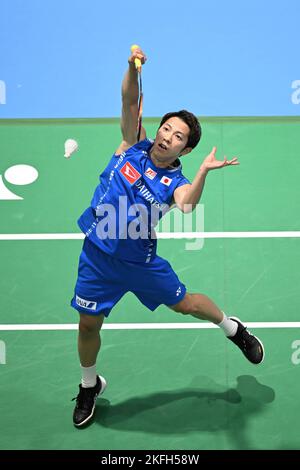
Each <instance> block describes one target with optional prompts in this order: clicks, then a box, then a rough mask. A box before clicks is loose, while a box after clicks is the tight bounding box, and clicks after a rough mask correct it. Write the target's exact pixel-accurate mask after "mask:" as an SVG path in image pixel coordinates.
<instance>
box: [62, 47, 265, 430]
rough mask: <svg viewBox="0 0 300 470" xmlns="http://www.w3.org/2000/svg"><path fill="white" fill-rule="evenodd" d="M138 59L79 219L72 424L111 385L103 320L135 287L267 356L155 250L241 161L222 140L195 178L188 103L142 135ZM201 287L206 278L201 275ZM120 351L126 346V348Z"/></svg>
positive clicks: (197, 134) (195, 128) (193, 123)
mask: <svg viewBox="0 0 300 470" xmlns="http://www.w3.org/2000/svg"><path fill="white" fill-rule="evenodd" d="M136 59H138V60H139V61H140V63H141V65H144V64H145V62H146V55H145V54H144V52H143V51H142V50H141V49H140V48H138V47H135V48H134V49H133V50H132V52H131V55H130V57H129V59H128V62H129V66H128V70H127V72H126V74H125V76H124V79H123V83H122V117H121V132H122V141H121V142H120V143H119V146H118V147H117V148H116V151H115V153H114V155H113V156H112V158H111V160H110V162H109V164H108V166H107V167H106V168H105V169H104V171H103V172H102V174H101V175H100V183H99V185H98V186H97V188H96V190H95V192H94V195H93V198H92V201H91V205H90V206H89V207H88V208H87V209H86V210H85V211H84V213H83V214H82V215H81V216H80V218H79V221H78V223H79V226H80V228H81V230H82V231H83V232H84V234H85V240H84V244H83V248H82V252H81V255H80V259H79V268H78V278H77V282H76V286H75V292H74V297H73V298H72V301H71V305H72V306H73V307H74V308H75V309H76V310H77V311H78V312H79V334H78V352H79V359H80V366H81V374H82V378H81V383H80V385H79V393H78V395H77V397H76V406H75V409H74V412H73V423H74V425H75V426H77V427H80V426H84V425H85V424H87V423H88V422H89V421H90V420H91V418H92V416H93V414H94V410H95V401H96V398H97V396H98V395H99V394H101V393H102V392H103V391H104V389H105V387H106V381H105V379H104V378H103V377H102V376H101V375H99V374H98V373H97V370H96V360H97V356H98V353H99V350H100V346H101V342H100V330H101V327H102V324H103V321H104V319H105V318H106V317H108V315H109V314H110V312H111V310H112V309H113V307H114V306H115V305H116V304H117V302H118V301H119V300H120V299H121V298H122V297H123V295H125V294H126V292H129V291H130V292H133V293H134V294H135V295H136V297H137V298H138V299H139V300H140V302H141V303H142V304H143V305H145V306H146V307H147V308H148V309H150V310H151V311H153V310H155V309H156V308H157V307H158V306H159V305H161V304H164V305H166V306H167V307H169V308H170V309H171V310H172V311H173V312H174V314H175V315H178V314H183V315H192V316H193V317H195V318H196V319H198V320H207V321H210V322H212V323H214V324H215V325H217V326H219V327H220V329H221V330H223V332H224V334H225V335H226V336H227V337H228V339H229V340H231V341H232V342H233V343H235V344H236V345H237V346H238V347H239V348H240V350H241V351H242V353H243V354H244V356H245V357H246V358H247V359H248V360H249V361H250V362H251V363H253V364H259V363H261V362H262V360H263V358H264V349H263V345H262V343H261V342H260V341H259V339H258V338H256V337H255V336H253V335H252V334H251V333H249V331H247V329H246V328H245V326H244V325H243V324H242V322H241V321H240V320H239V319H237V318H235V317H227V316H226V315H225V313H224V312H223V311H222V310H221V309H220V308H219V307H218V306H217V305H216V304H215V303H214V302H213V301H212V300H211V299H210V298H208V297H207V296H206V295H204V294H200V293H190V292H188V291H187V289H186V286H185V285H184V284H183V283H182V282H181V281H180V279H179V278H178V276H177V275H176V273H175V272H174V271H173V269H172V267H171V265H170V264H169V263H168V261H166V260H164V259H163V258H161V257H159V256H158V255H157V254H156V239H155V233H154V226H155V224H156V223H157V221H158V220H159V219H160V217H162V216H163V215H164V214H165V213H166V212H167V211H168V210H169V209H170V208H171V207H172V206H173V205H176V206H177V207H178V208H179V210H181V211H183V212H189V211H191V210H193V209H194V208H195V206H196V205H197V203H198V202H199V200H200V198H201V194H202V191H203V188H204V184H205V181H206V179H207V178H209V174H210V173H211V172H212V171H214V170H217V169H222V170H223V171H226V168H227V167H229V166H236V165H238V163H239V162H238V160H237V158H236V157H234V158H232V159H231V160H227V159H226V158H224V159H223V160H217V159H216V147H213V149H212V151H211V153H210V154H209V155H208V156H207V157H206V158H205V159H204V160H203V162H202V163H201V165H200V167H199V170H198V172H197V173H196V175H195V177H194V179H193V181H192V182H190V181H188V179H187V178H185V176H184V175H183V173H182V166H181V160H182V158H183V157H184V159H185V160H186V164H188V156H189V155H190V153H191V152H192V150H193V149H194V148H195V147H196V145H197V144H198V142H199V141H200V138H201V126H200V124H199V122H198V120H197V118H196V117H195V116H194V115H193V114H192V113H190V112H188V111H186V110H181V111H178V112H170V113H168V114H166V115H165V116H163V118H162V119H161V122H160V125H159V128H158V130H157V133H156V136H155V139H154V140H151V139H150V138H147V137H146V131H145V129H144V127H141V129H140V139H139V141H137V127H138V109H139V108H138V104H139V81H138V73H139V72H138V71H137V67H136ZM199 288H201V278H199ZM120 353H121V351H120Z"/></svg>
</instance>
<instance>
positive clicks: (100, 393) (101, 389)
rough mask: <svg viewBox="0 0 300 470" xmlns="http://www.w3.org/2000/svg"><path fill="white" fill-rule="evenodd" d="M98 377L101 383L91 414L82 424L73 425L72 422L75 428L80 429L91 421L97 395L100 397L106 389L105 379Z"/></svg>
mask: <svg viewBox="0 0 300 470" xmlns="http://www.w3.org/2000/svg"><path fill="white" fill-rule="evenodd" d="M98 377H99V379H100V382H101V388H100V391H99V393H98V394H97V395H96V397H95V401H94V406H93V409H92V411H91V414H90V415H89V416H88V417H87V418H85V420H84V421H82V423H78V424H75V423H74V422H73V424H74V426H75V427H76V428H81V427H82V426H84V425H85V424H87V423H88V422H89V421H90V420H91V419H92V417H93V415H94V412H95V406H96V400H97V398H98V397H99V395H102V393H103V392H104V390H105V389H106V387H107V382H106V380H105V378H104V377H102V376H101V375H98Z"/></svg>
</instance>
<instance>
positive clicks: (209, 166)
mask: <svg viewBox="0 0 300 470" xmlns="http://www.w3.org/2000/svg"><path fill="white" fill-rule="evenodd" d="M216 152H217V147H213V149H212V151H211V152H210V154H209V155H208V156H207V157H206V158H205V159H204V160H203V163H202V165H201V168H202V169H203V170H206V171H209V170H217V169H218V168H223V167H224V166H229V165H239V162H238V159H237V157H234V158H232V159H231V160H227V157H224V160H223V161H222V160H217V159H216Z"/></svg>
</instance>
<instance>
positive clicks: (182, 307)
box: [169, 294, 194, 315]
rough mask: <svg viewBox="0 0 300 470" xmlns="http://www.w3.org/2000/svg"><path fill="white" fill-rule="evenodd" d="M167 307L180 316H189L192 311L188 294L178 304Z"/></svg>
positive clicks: (192, 307)
mask: <svg viewBox="0 0 300 470" xmlns="http://www.w3.org/2000/svg"><path fill="white" fill-rule="evenodd" d="M169 307H170V308H171V309H172V310H174V312H177V313H181V314H182V315H190V314H191V313H193V310H194V306H193V302H192V299H191V296H190V295H189V294H186V295H185V297H184V298H183V299H182V300H181V301H180V302H178V304H175V305H170V306H169Z"/></svg>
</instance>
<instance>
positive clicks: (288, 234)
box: [0, 231, 300, 241]
mask: <svg viewBox="0 0 300 470" xmlns="http://www.w3.org/2000/svg"><path fill="white" fill-rule="evenodd" d="M84 236H85V235H84V234H83V233H2V234H0V241H1V240H82V239H83V238H84ZM299 237H300V231H294V232H293V231H281V232H163V233H159V232H157V238H161V239H168V240H169V239H172V238H175V239H181V238H188V239H195V238H200V239H203V238H299Z"/></svg>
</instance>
